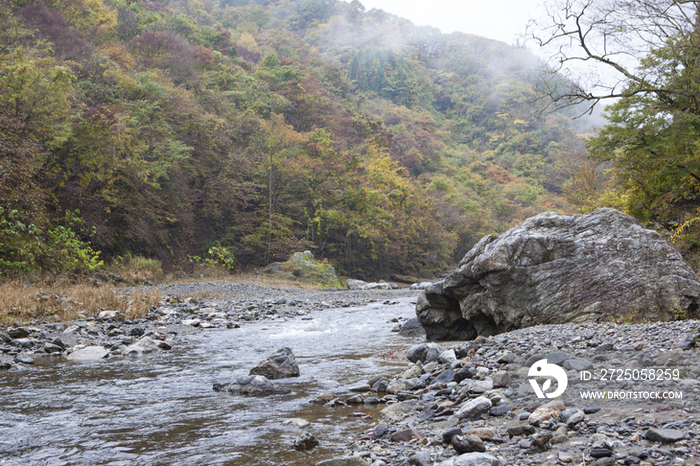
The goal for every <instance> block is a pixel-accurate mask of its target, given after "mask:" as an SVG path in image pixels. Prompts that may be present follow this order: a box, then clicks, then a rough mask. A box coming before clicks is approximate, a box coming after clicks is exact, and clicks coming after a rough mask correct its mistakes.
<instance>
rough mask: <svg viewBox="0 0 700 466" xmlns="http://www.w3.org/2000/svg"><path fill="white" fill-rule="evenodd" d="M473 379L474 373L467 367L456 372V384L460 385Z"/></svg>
mask: <svg viewBox="0 0 700 466" xmlns="http://www.w3.org/2000/svg"><path fill="white" fill-rule="evenodd" d="M472 377H474V373H473V372H472V371H471V370H470V369H469V368H468V367H465V368H463V369H460V370H458V371H457V372H455V379H454V380H455V382H457V383H460V382H461V381H462V380H465V379H471V378H472Z"/></svg>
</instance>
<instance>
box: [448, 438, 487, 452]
mask: <svg viewBox="0 0 700 466" xmlns="http://www.w3.org/2000/svg"><path fill="white" fill-rule="evenodd" d="M450 443H451V444H452V447H453V448H454V449H455V451H456V452H457V453H469V452H473V451H481V452H483V451H486V445H484V442H483V440H481V439H480V438H479V437H477V436H476V435H455V436H454V437H452V441H451V442H450Z"/></svg>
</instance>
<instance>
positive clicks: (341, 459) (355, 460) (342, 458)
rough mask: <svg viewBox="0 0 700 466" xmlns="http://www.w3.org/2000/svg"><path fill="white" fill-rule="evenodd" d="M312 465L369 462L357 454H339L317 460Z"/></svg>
mask: <svg viewBox="0 0 700 466" xmlns="http://www.w3.org/2000/svg"><path fill="white" fill-rule="evenodd" d="M314 466H369V463H368V462H367V461H366V460H365V459H364V458H360V457H359V456H339V457H336V458H331V459H329V460H324V461H319V462H318V463H316V464H315V465H314Z"/></svg>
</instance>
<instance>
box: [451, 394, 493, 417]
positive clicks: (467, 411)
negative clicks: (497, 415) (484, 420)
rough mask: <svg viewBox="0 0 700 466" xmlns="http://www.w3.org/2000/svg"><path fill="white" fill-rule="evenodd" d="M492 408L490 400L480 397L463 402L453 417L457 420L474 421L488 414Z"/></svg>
mask: <svg viewBox="0 0 700 466" xmlns="http://www.w3.org/2000/svg"><path fill="white" fill-rule="evenodd" d="M492 406H493V403H491V400H489V399H488V398H486V397H485V396H480V397H477V398H474V399H472V400H469V401H467V402H465V403H464V404H463V405H462V407H461V408H459V411H457V413H455V416H457V418H459V419H475V418H477V417H479V416H481V415H482V414H485V413H488V412H489V409H491V407H492Z"/></svg>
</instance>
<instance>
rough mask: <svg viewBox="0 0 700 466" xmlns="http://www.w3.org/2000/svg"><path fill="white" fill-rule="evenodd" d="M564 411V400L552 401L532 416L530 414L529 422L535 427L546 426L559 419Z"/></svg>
mask: <svg viewBox="0 0 700 466" xmlns="http://www.w3.org/2000/svg"><path fill="white" fill-rule="evenodd" d="M564 409H566V407H565V406H564V402H563V401H562V400H560V399H556V400H553V401H550V402H549V403H546V404H544V405H542V406H540V407H539V408H537V409H536V410H535V411H534V412H533V413H532V414H530V417H529V418H528V422H529V423H530V424H533V425H534V424H544V423H545V422H547V421H549V420H550V419H559V415H560V414H561V412H562V411H564Z"/></svg>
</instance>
